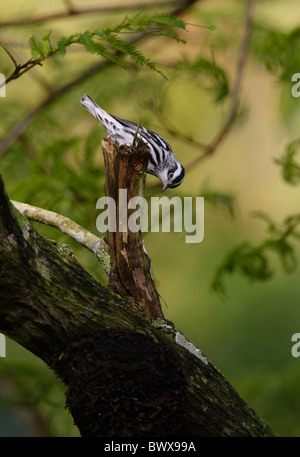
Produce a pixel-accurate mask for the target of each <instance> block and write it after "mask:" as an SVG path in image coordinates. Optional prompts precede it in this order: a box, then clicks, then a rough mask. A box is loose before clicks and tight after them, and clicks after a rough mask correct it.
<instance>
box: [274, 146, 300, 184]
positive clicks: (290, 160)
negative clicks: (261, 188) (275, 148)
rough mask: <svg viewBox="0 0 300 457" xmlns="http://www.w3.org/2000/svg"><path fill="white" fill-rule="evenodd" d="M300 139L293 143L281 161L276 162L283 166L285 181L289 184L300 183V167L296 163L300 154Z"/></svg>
mask: <svg viewBox="0 0 300 457" xmlns="http://www.w3.org/2000/svg"><path fill="white" fill-rule="evenodd" d="M299 147H300V139H297V140H294V141H292V142H291V143H290V144H289V145H288V146H287V148H286V150H285V151H284V153H283V156H282V157H281V158H280V159H276V160H275V162H276V163H278V165H280V166H281V171H282V176H283V179H284V180H285V181H286V182H288V183H289V184H292V185H296V184H299V182H300V165H299V164H298V163H297V162H296V160H295V156H296V155H297V153H298V152H299Z"/></svg>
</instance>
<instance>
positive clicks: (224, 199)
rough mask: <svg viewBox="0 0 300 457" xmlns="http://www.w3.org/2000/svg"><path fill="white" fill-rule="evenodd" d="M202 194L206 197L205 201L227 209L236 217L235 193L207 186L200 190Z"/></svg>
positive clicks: (218, 207) (221, 208) (215, 206)
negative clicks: (207, 187)
mask: <svg viewBox="0 0 300 457" xmlns="http://www.w3.org/2000/svg"><path fill="white" fill-rule="evenodd" d="M200 195H201V197H204V199H205V203H208V204H210V205H212V206H213V207H214V208H217V209H218V210H221V211H226V212H227V213H228V214H229V215H230V216H231V217H234V200H235V197H234V196H233V195H231V194H227V193H225V192H221V191H218V190H213V189H206V188H204V189H203V190H202V191H201V192H200Z"/></svg>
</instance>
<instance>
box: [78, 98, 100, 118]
mask: <svg viewBox="0 0 300 457" xmlns="http://www.w3.org/2000/svg"><path fill="white" fill-rule="evenodd" d="M80 103H81V104H82V106H83V107H84V108H85V109H86V110H88V111H89V112H90V113H91V114H92V115H93V116H95V117H96V118H97V119H99V120H100V121H101V122H102V120H101V117H103V115H106V116H107V113H106V112H105V111H104V110H103V109H102V108H100V106H98V105H97V104H96V103H95V102H94V101H93V100H92V99H91V98H90V97H89V96H88V95H84V96H83V97H82V98H81V99H80Z"/></svg>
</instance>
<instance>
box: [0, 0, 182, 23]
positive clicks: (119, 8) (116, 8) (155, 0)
mask: <svg viewBox="0 0 300 457" xmlns="http://www.w3.org/2000/svg"><path fill="white" fill-rule="evenodd" d="M179 3H180V2H178V1H176V0H152V1H144V2H141V3H136V2H135V3H121V4H119V5H110V6H87V7H85V8H78V7H76V8H75V7H74V6H71V7H68V8H67V9H66V10H64V11H57V12H54V13H49V14H43V15H41V16H36V17H32V16H29V17H23V18H15V19H9V20H6V21H0V27H11V26H22V25H30V24H39V23H42V22H49V21H52V20H54V19H55V20H56V19H64V18H68V17H73V16H82V15H87V14H94V13H114V12H115V13H119V12H123V11H127V10H136V9H141V8H152V7H158V6H162V7H164V6H169V5H174V4H179Z"/></svg>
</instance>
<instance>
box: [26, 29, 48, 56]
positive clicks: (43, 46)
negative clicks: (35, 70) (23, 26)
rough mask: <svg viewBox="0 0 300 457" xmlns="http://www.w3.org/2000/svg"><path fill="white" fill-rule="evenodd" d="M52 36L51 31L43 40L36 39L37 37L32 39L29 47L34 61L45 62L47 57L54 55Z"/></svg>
mask: <svg viewBox="0 0 300 457" xmlns="http://www.w3.org/2000/svg"><path fill="white" fill-rule="evenodd" d="M50 35H51V30H50V32H49V33H48V34H47V35H45V36H44V37H43V39H42V40H40V39H38V38H36V37H35V36H32V37H30V39H29V45H30V50H31V56H32V58H33V60H43V59H44V58H45V57H48V56H49V55H51V54H52V52H53V49H52V45H51V41H50Z"/></svg>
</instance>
